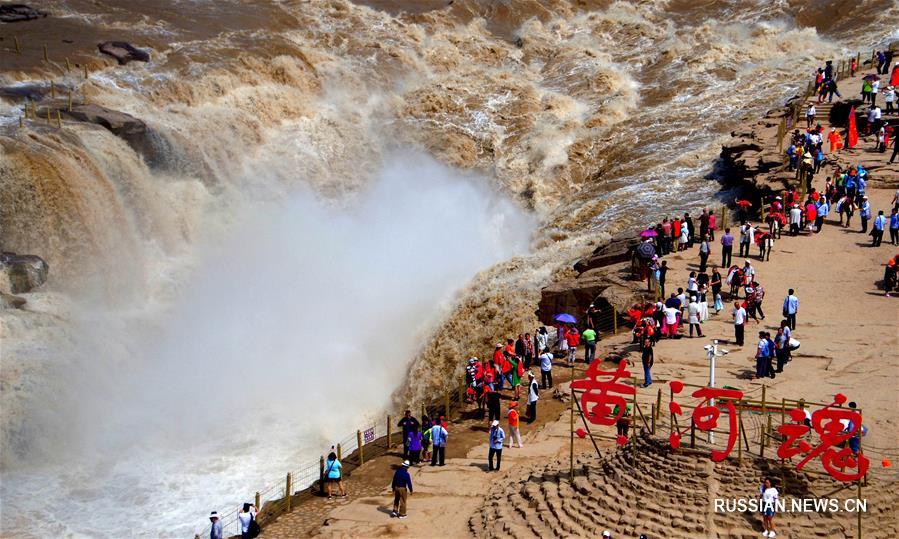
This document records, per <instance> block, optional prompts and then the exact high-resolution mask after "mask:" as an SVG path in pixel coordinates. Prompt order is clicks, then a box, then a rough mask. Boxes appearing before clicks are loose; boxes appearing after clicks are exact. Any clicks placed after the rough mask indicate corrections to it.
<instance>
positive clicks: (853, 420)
mask: <svg viewBox="0 0 899 539" xmlns="http://www.w3.org/2000/svg"><path fill="white" fill-rule="evenodd" d="M845 400H846V397H845V396H844V395H841V394H840V395H837V396H836V398H835V399H834V402H835V404H842V403H843V402H845ZM832 406H833V405H830V406H827V407H825V408H822V409H820V410H816V411H815V412H814V413H813V414H812V421H811V422H812V428H813V429H814V430H815V432H817V433H818V436H819V437H820V439H821V443H820V444H818V445H817V446H815V447H812V446H811V444H809V443H807V442H805V441H802V440H799V438H801V437H802V436H804V435H805V434H806V433H808V432H809V431H810V430H812V429H810V428H809V427H808V426H807V425H804V424H801V421H802V420H803V419H805V412H803V411H802V410H791V411H790V418H791V419H793V421H796V423H795V424H788V425H781V426H780V427H778V429H777V431H778V432H780V433H781V434H783V435H784V436H785V440H784V441H783V443H782V444H781V446H780V447H779V448H778V449H777V456H778V457H780V458H782V459H787V458H791V457H794V456H796V455H800V454H806V456H805V458H803V459H802V460H801V461H800V462H799V463H798V464H797V465H796V469H797V470H801V469H802V468H803V467H804V466H805V465H806V464H807V463H808V462H809V461H810V460H812V459H814V458H815V457H818V456H820V457H821V465H822V466H824V470H825V471H826V472H827V473H828V474H829V475H830V476H831V477H833V478H834V479H836V480H837V481H846V482H850V481H858V480H859V479H861V478H862V477H864V476H865V474H866V473H867V472H868V466H869V464H870V463H869V462H868V459H867V458H866V457H865V456H864V455H862V454H861V453H859V454H858V455H856V454H855V453H854V452H853V451H852V449H851V448H850V447H842V448H841V447H839V446H841V445H842V444H843V443H844V442H847V441H849V440H850V439H852V438H853V437H854V436H856V435H857V434H859V430H860V429H861V425H862V415H861V414H860V413H859V412H858V411H857V410H852V409H842V408H833V407H832ZM844 469H850V470H855V471H854V472H849V473H847V472H845V471H844Z"/></svg>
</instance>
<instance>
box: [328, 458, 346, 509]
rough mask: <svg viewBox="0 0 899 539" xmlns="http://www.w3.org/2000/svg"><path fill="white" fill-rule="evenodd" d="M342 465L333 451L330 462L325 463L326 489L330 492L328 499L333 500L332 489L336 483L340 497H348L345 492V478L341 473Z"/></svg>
mask: <svg viewBox="0 0 899 539" xmlns="http://www.w3.org/2000/svg"><path fill="white" fill-rule="evenodd" d="M340 468H341V464H340V461H339V460H337V455H335V454H334V452H333V451H331V452H330V453H328V461H327V462H326V463H325V489H326V490H327V491H328V499H329V500H330V499H331V489H332V485H333V484H334V483H337V492H339V493H340V496H341V497H343V496H346V491H344V490H343V477H342V474H341V471H340Z"/></svg>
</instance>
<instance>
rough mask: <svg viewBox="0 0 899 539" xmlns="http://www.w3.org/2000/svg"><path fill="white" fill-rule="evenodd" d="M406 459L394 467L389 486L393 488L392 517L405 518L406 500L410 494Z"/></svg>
mask: <svg viewBox="0 0 899 539" xmlns="http://www.w3.org/2000/svg"><path fill="white" fill-rule="evenodd" d="M410 465H411V464H410V463H409V461H408V460H404V461H403V465H402V466H400V467H399V468H397V469H396V471H395V472H394V473H393V482H392V483H391V484H390V487H391V488H392V489H393V512H392V513H390V516H392V517H399V518H406V500H407V499H408V497H409V495H410V494H412V477H410V476H409V466H410Z"/></svg>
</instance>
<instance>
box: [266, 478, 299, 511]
mask: <svg viewBox="0 0 899 539" xmlns="http://www.w3.org/2000/svg"><path fill="white" fill-rule="evenodd" d="M292 490H293V474H291V473H290V472H287V485H286V486H285V487H284V498H285V499H286V500H287V512H288V513H289V512H290V501H291V500H290V494H291V491H292ZM257 509H258V507H257Z"/></svg>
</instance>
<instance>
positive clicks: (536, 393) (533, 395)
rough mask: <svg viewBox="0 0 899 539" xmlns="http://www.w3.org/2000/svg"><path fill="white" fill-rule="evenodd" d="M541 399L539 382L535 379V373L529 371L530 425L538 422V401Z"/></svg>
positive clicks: (528, 420)
mask: <svg viewBox="0 0 899 539" xmlns="http://www.w3.org/2000/svg"><path fill="white" fill-rule="evenodd" d="M539 399H540V389H539V388H538V387H537V380H536V379H534V373H532V372H530V371H528V419H527V422H528V423H533V422H534V421H536V420H537V401H538V400H539Z"/></svg>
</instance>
